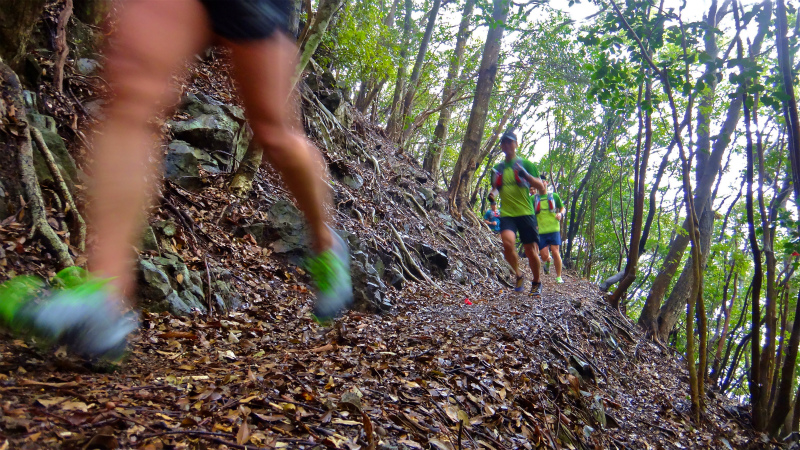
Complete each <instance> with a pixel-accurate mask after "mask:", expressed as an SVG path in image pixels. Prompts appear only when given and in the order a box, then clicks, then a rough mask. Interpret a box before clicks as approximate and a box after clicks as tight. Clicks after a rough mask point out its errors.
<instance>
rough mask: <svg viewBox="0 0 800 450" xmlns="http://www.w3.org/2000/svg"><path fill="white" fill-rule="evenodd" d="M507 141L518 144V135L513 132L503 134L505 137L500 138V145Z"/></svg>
mask: <svg viewBox="0 0 800 450" xmlns="http://www.w3.org/2000/svg"><path fill="white" fill-rule="evenodd" d="M506 141H512V142H517V135H516V134H514V133H513V132H511V131H508V132H506V133H503V136H502V137H501V138H500V143H501V144H502V143H503V142H506Z"/></svg>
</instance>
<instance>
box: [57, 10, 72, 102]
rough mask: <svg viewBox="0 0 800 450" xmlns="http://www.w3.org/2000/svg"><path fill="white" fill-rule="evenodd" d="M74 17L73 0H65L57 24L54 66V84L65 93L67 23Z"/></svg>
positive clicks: (67, 51)
mask: <svg viewBox="0 0 800 450" xmlns="http://www.w3.org/2000/svg"><path fill="white" fill-rule="evenodd" d="M70 17H72V0H64V9H62V10H61V13H60V14H59V15H58V24H57V25H56V48H55V50H56V62H55V65H54V66H53V84H54V85H55V88H56V90H57V91H58V92H60V93H62V94H63V93H64V65H65V64H66V63H67V56H68V55H69V45H68V43H67V25H69V18H70Z"/></svg>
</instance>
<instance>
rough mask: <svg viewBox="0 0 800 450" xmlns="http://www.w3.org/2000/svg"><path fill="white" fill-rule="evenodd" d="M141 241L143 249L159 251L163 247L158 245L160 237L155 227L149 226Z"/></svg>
mask: <svg viewBox="0 0 800 450" xmlns="http://www.w3.org/2000/svg"><path fill="white" fill-rule="evenodd" d="M141 242H142V244H141V245H142V250H145V251H152V252H159V253H160V252H161V248H160V247H159V246H158V239H157V238H156V233H155V231H153V227H147V228H145V229H144V232H143V233H142V241H141Z"/></svg>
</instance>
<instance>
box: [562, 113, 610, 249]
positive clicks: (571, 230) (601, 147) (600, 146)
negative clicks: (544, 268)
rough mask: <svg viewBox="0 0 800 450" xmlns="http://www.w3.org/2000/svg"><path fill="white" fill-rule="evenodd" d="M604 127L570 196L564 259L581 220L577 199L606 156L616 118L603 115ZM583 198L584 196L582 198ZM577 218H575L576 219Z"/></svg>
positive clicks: (571, 246)
mask: <svg viewBox="0 0 800 450" xmlns="http://www.w3.org/2000/svg"><path fill="white" fill-rule="evenodd" d="M605 117H606V119H605V124H606V126H605V129H604V130H603V132H602V134H601V135H600V136H598V137H597V140H596V141H595V147H594V150H593V151H592V159H591V161H590V162H589V168H588V169H586V173H585V174H584V175H583V179H582V180H581V182H580V184H579V185H578V188H577V189H576V190H575V193H574V194H573V196H572V205H571V206H570V208H569V226H568V227H567V242H566V248H565V251H564V259H569V258H570V257H571V256H572V248H573V246H574V241H575V237H576V235H577V234H578V228H579V226H580V223H581V222H582V217H580V216H579V217H577V218H576V214H577V213H578V208H577V207H576V206H577V203H578V199H579V198H581V194H582V193H583V190H584V189H585V188H586V184H587V183H588V182H589V180H590V179H591V177H592V174H593V173H594V170H595V168H596V167H597V165H598V164H599V163H600V161H602V160H603V159H605V157H606V149H608V142H609V141H610V140H611V136H612V134H613V133H614V131H616V125H617V120H616V119H615V118H612V117H610V116H609V115H606V116H605ZM583 200H585V198H584V199H583ZM580 209H581V212H582V211H583V205H581V208H580ZM581 215H582V214H581ZM576 219H577V220H576Z"/></svg>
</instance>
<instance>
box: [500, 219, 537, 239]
mask: <svg viewBox="0 0 800 450" xmlns="http://www.w3.org/2000/svg"><path fill="white" fill-rule="evenodd" d="M505 230H511V231H513V232H514V233H515V234H516V233H517V232H519V240H520V241H522V243H523V244H537V245H538V244H539V224H538V222H536V216H534V215H533V214H531V215H530V216H516V217H501V218H500V232H501V233H502V232H503V231H505Z"/></svg>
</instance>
